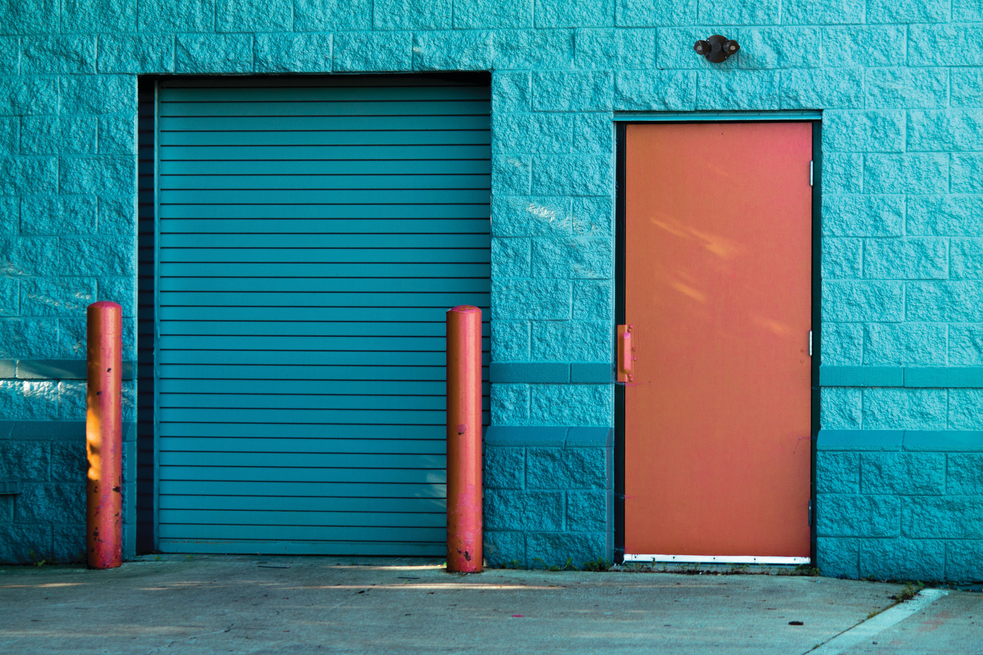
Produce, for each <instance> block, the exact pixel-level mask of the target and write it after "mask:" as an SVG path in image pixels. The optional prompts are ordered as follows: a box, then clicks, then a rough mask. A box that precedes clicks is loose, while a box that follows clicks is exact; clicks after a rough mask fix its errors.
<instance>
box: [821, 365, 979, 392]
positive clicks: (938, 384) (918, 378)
mask: <svg viewBox="0 0 983 655" xmlns="http://www.w3.org/2000/svg"><path fill="white" fill-rule="evenodd" d="M819 384H820V386H824V387H911V388H942V389H945V388H983V366H949V367H881V366H820V367H819Z"/></svg>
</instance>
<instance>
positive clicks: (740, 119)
mask: <svg viewBox="0 0 983 655" xmlns="http://www.w3.org/2000/svg"><path fill="white" fill-rule="evenodd" d="M789 121H792V122H797V123H811V124H812V161H813V171H812V361H811V362H810V364H811V380H812V385H811V386H812V388H811V397H812V412H811V417H810V433H811V437H812V439H811V441H812V443H811V445H810V466H809V470H810V474H809V527H810V538H809V558H810V562H811V563H810V564H809V566H812V567H815V566H816V438H817V435H818V434H819V406H820V398H819V364H820V359H821V354H822V336H821V335H822V170H823V165H822V112H819V111H809V112H681V113H675V112H660V113H658V114H641V113H639V114H631V113H626V114H618V115H616V116H615V133H616V148H617V172H616V190H617V200H616V205H615V306H614V321H615V325H624V324H626V323H627V320H626V317H625V268H626V262H625V246H626V237H625V233H626V220H627V217H626V212H625V179H626V178H625V175H626V170H625V165H626V162H625V159H626V158H625V145H626V144H625V139H626V133H627V130H626V128H627V126H628V125H630V124H638V123H653V122H658V123H748V122H751V123H771V122H789ZM624 558H625V387H624V384H619V383H615V385H614V561H615V563H617V564H621V563H623V562H624ZM707 559H708V560H712V558H707ZM741 559H742V560H743V559H754V558H741ZM735 561H736V560H735ZM727 562H728V563H730V562H731V560H730V559H728V560H727ZM749 563H751V562H749Z"/></svg>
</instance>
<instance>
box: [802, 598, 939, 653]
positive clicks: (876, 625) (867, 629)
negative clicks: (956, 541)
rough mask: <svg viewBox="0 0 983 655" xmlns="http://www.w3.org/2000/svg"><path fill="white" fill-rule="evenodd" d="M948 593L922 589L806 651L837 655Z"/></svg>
mask: <svg viewBox="0 0 983 655" xmlns="http://www.w3.org/2000/svg"><path fill="white" fill-rule="evenodd" d="M947 595H949V592H948V591H942V590H941V589H924V590H922V591H920V592H918V595H917V596H915V597H914V598H913V599H912V600H909V601H907V602H905V603H898V604H897V605H895V606H894V607H890V608H888V609H886V610H884V611H883V612H881V613H880V614H878V615H877V616H875V617H873V618H870V619H867V620H866V621H864V622H863V623H858V624H857V625H855V626H853V627H852V628H850V629H849V630H846V631H845V632H841V633H840V634H838V635H836V636H835V637H833V638H832V639H830V640H829V641H827V642H826V643H825V644H822V645H821V646H819V647H818V648H814V649H813V650H810V651H807V653H809V655H839V654H840V653H843V652H844V651H846V650H848V649H850V648H853V647H854V646H856V645H858V644H860V643H862V642H865V641H868V640H869V639H871V638H872V637H874V636H875V635H877V634H878V633H880V632H883V631H884V630H887V629H888V628H890V627H892V626H895V625H897V624H898V623H901V622H902V621H904V620H905V619H907V618H908V617H910V616H913V615H915V614H917V613H918V612H920V611H922V610H923V609H925V608H926V607H928V606H929V605H931V604H932V603H934V602H935V601H937V600H938V599H939V598H942V597H943V596H947Z"/></svg>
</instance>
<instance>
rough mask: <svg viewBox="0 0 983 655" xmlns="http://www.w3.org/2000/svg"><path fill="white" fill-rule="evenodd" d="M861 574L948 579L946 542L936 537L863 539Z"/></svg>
mask: <svg viewBox="0 0 983 655" xmlns="http://www.w3.org/2000/svg"><path fill="white" fill-rule="evenodd" d="M859 546H860V548H859V551H860V552H859V554H860V570H859V577H861V578H866V577H868V576H873V577H874V578H877V579H878V580H944V579H945V561H946V553H945V551H946V548H945V542H943V541H937V540H934V539H860V540H859Z"/></svg>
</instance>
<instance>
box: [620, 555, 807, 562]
mask: <svg viewBox="0 0 983 655" xmlns="http://www.w3.org/2000/svg"><path fill="white" fill-rule="evenodd" d="M625 562H645V563H649V562H651V563H656V562H676V563H679V564H810V563H811V562H812V560H811V559H809V558H808V557H754V556H748V555H739V556H738V555H628V554H626V555H625Z"/></svg>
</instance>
